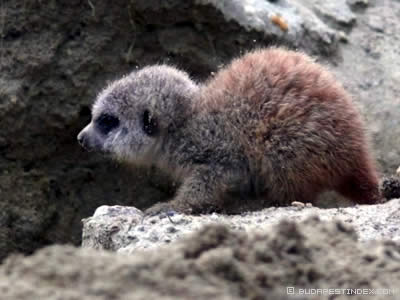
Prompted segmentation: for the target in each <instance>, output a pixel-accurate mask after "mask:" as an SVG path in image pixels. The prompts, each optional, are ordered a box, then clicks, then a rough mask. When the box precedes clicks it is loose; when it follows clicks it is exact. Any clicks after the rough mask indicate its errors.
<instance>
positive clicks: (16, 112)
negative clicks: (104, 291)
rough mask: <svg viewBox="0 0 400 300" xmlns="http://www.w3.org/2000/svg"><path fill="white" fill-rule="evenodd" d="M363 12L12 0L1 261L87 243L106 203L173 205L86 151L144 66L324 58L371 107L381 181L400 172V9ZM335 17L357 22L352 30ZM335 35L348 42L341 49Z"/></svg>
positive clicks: (255, 4)
mask: <svg viewBox="0 0 400 300" xmlns="http://www.w3.org/2000/svg"><path fill="white" fill-rule="evenodd" d="M325 2H326V1H325ZM361 2H363V0H360V1H359V0H355V1H353V0H348V1H347V3H348V5H347V6H349V5H350V6H352V9H353V11H352V12H351V13H352V14H353V16H354V17H355V18H356V19H357V22H355V23H354V22H352V21H351V20H352V18H353V16H351V14H350V13H349V10H348V8H346V7H345V4H344V2H343V1H337V2H335V3H333V4H332V3H330V4H329V5H335V7H333V8H332V12H331V15H332V18H330V17H329V16H327V15H324V14H323V13H321V12H322V11H321V9H322V8H323V7H325V8H326V5H328V4H326V3H322V1H319V2H318V1H317V0H315V1H314V0H313V1H299V0H278V1H266V0H246V1H239V0H230V1H228V0H224V1H216V0H213V1H212V0H201V1H200V0H199V1H194V0H189V1H185V3H184V4H182V1H178V0H170V1H160V0H146V1H144V0H137V1H127V0H116V1H93V0H92V1H85V0H74V1H50V2H46V1H33V2H29V4H27V2H26V1H22V0H15V1H6V2H4V4H3V5H2V8H1V10H2V15H5V16H6V19H5V22H3V23H4V26H2V29H1V34H0V35H1V39H2V40H1V49H0V52H1V53H0V56H1V60H0V127H1V129H2V130H1V131H0V199H1V202H0V225H1V226H0V260H1V259H2V258H4V257H5V256H6V255H7V254H8V253H10V252H15V251H22V252H24V253H31V252H32V251H34V250H35V249H37V248H39V247H42V246H44V245H48V244H53V243H65V242H70V243H74V244H76V245H78V244H79V243H80V242H81V226H80V220H81V219H82V218H85V217H88V216H90V215H92V214H93V211H94V210H95V209H96V208H97V207H99V206H100V205H103V204H106V205H115V204H119V205H133V206H135V207H138V208H140V209H144V208H146V207H149V206H150V205H152V204H153V203H154V202H156V201H160V200H163V199H167V198H169V197H171V195H173V193H174V190H175V187H174V184H175V183H173V182H171V181H170V180H169V179H168V176H167V174H160V172H158V171H157V170H143V169H140V168H133V169H128V168H124V167H117V166H116V164H115V163H114V162H111V161H109V160H108V159H106V158H104V157H101V156H94V155H91V154H88V153H85V152H84V151H82V150H81V149H80V148H79V146H78V145H77V143H76V134H77V133H78V132H79V130H80V129H81V128H82V127H83V126H84V125H85V124H86V123H87V122H88V121H89V119H90V105H91V103H92V101H93V99H94V97H95V95H96V94H97V93H98V92H99V91H100V90H101V88H102V87H104V86H105V85H106V84H107V82H109V80H112V79H114V78H116V77H119V76H121V75H122V74H125V73H127V72H130V71H131V70H134V69H136V68H138V67H141V66H144V65H147V64H153V63H162V62H167V63H170V64H175V65H177V66H179V67H181V68H183V69H185V70H187V71H188V72H190V73H191V74H192V75H193V77H195V78H196V79H198V80H202V79H204V78H206V77H208V76H209V75H210V74H212V72H216V71H217V70H218V68H219V67H220V66H221V65H223V64H225V63H226V62H228V61H230V60H231V59H232V57H235V56H237V55H239V54H240V53H242V52H244V51H247V50H248V49H251V48H254V47H263V46H268V45H271V44H273V45H282V44H284V45H287V46H288V47H291V48H296V47H297V48H299V49H300V50H303V51H306V52H308V53H311V54H314V55H316V56H317V57H318V59H319V60H322V61H323V63H331V66H330V67H331V69H332V70H333V71H334V72H335V73H336V74H337V75H338V78H339V80H340V81H342V82H343V83H344V85H345V86H346V87H347V88H348V89H349V90H350V91H351V92H352V94H353V95H354V96H355V98H356V99H357V100H358V101H359V102H360V104H361V105H362V107H363V112H364V114H365V116H366V119H367V121H368V125H369V129H370V130H371V132H372V141H373V144H374V148H375V149H376V155H377V157H378V160H379V165H380V167H381V170H382V171H383V172H384V173H393V171H394V170H395V169H396V168H397V167H398V165H399V161H400V150H399V148H398V145H399V143H400V141H399V137H400V121H399V120H400V111H399V110H398V109H397V108H398V106H399V103H398V102H399V100H398V99H400V97H399V91H398V87H399V86H400V73H399V71H398V70H399V69H400V66H399V63H398V62H399V61H400V59H399V55H400V54H399V52H398V47H397V43H396V41H398V39H399V38H398V37H399V36H400V34H399V33H400V25H399V22H398V14H399V11H400V7H399V6H400V2H399V1H374V2H373V3H372V2H371V3H370V4H369V5H368V8H367V9H363V10H358V9H357V10H354V5H355V4H354V5H353V3H361ZM364 2H365V1H364ZM318 6H319V7H320V8H319V10H318ZM322 6H323V7H322ZM338 7H339V9H338ZM329 9H330V8H328V9H326V10H329ZM338 12H343V17H346V18H347V20H348V21H345V23H346V22H348V23H349V24H350V23H351V24H350V25H342V24H341V23H340V22H339V20H340V13H339V14H338ZM328 15H329V11H328ZM349 16H350V17H349ZM371 16H385V17H384V20H383V21H384V22H382V23H381V21H382V19H381V18H380V17H375V18H374V17H371ZM335 18H336V19H335ZM335 20H336V21H335ZM345 20H346V19H345ZM286 26H287V29H285V28H286ZM339 32H346V35H347V36H346V39H347V43H340V47H339V44H338V39H339V38H340V39H342V40H343V34H340V33H339Z"/></svg>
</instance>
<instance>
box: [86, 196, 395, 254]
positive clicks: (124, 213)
mask: <svg viewBox="0 0 400 300" xmlns="http://www.w3.org/2000/svg"><path fill="white" fill-rule="evenodd" d="M312 215H317V216H319V217H320V218H321V220H333V219H337V220H341V221H343V222H344V223H347V224H351V225H352V226H354V228H355V231H356V232H357V234H358V236H359V240H361V241H367V240H375V239H390V240H394V241H397V240H400V199H396V200H391V201H389V202H387V203H385V204H378V205H360V206H359V205H357V206H354V207H347V208H332V209H320V208H317V207H313V206H311V205H308V204H307V205H305V206H299V205H297V204H296V206H292V207H280V208H275V207H272V208H267V209H264V210H262V211H258V212H251V213H246V214H242V215H231V216H226V215H219V214H211V215H202V216H190V215H182V214H174V215H172V216H167V215H165V214H161V215H158V216H154V217H143V214H142V212H141V211H139V210H138V209H136V208H134V207H119V206H101V207H99V208H98V209H97V211H96V213H95V214H94V215H93V217H90V218H88V219H85V220H83V224H84V227H83V244H82V246H83V247H84V248H94V249H110V250H114V251H117V252H120V253H132V252H135V251H136V250H138V249H146V248H154V247H156V246H159V245H163V244H169V243H171V242H173V241H176V240H179V239H181V238H182V237H184V236H186V235H187V234H189V233H192V232H195V231H197V230H198V229H199V228H201V227H203V226H204V225H205V224H210V223H221V224H226V225H228V226H229V227H230V228H232V229H235V230H239V231H245V232H249V231H253V230H255V231H260V232H263V231H265V230H267V229H269V228H270V227H271V226H273V225H275V224H277V223H278V222H279V221H282V220H285V219H287V220H296V221H299V220H304V219H306V218H307V217H310V216H312Z"/></svg>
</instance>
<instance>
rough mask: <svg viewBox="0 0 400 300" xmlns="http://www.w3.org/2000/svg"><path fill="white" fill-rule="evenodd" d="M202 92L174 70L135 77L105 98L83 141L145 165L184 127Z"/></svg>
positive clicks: (152, 70) (90, 147)
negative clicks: (192, 107) (169, 138)
mask: <svg viewBox="0 0 400 300" xmlns="http://www.w3.org/2000/svg"><path fill="white" fill-rule="evenodd" d="M197 90H198V87H197V85H196V84H195V83H194V82H193V81H192V80H191V79H190V78H189V76H188V75H187V74H186V73H184V72H182V71H179V70H177V69H175V68H173V67H169V66H165V65H157V66H150V67H145V68H144V69H142V70H139V71H135V72H132V73H131V74H129V75H128V76H125V77H123V78H122V79H120V80H117V81H115V82H113V83H112V84H111V85H109V86H108V87H107V88H106V89H105V90H103V91H102V92H101V93H100V94H99V96H98V97H97V99H96V101H95V103H94V105H93V108H92V120H91V122H90V123H89V124H88V125H87V126H86V127H85V128H84V129H83V130H82V131H81V132H80V133H79V135H78V141H79V143H80V144H81V145H82V146H83V147H84V148H86V149H87V150H94V151H100V152H103V153H108V154H111V155H112V156H113V157H115V158H117V159H119V160H128V161H130V162H137V163H140V162H142V161H144V160H145V159H146V157H148V155H151V154H152V153H154V152H155V150H156V149H157V146H159V145H160V144H161V143H162V142H163V140H164V139H165V137H166V136H167V135H168V133H169V132H171V130H176V129H178V128H179V127H180V126H181V125H182V124H183V123H184V121H185V119H186V118H187V115H188V112H189V110H190V107H191V105H190V101H192V100H193V98H194V96H195V94H196V92H197Z"/></svg>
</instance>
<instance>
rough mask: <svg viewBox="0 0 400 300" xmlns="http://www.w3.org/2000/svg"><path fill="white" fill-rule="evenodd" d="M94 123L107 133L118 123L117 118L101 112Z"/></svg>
mask: <svg viewBox="0 0 400 300" xmlns="http://www.w3.org/2000/svg"><path fill="white" fill-rule="evenodd" d="M96 124H97V126H98V128H99V130H100V131H101V133H103V134H107V133H109V132H110V131H111V130H112V129H114V128H116V127H118V125H119V120H118V118H116V117H114V116H112V115H108V114H102V115H100V117H98V118H97V120H96Z"/></svg>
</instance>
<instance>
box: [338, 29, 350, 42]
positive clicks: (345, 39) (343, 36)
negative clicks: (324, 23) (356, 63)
mask: <svg viewBox="0 0 400 300" xmlns="http://www.w3.org/2000/svg"><path fill="white" fill-rule="evenodd" d="M337 35H338V40H339V41H340V42H342V43H348V42H349V36H348V35H347V33H346V32H344V31H339V32H338V33H337Z"/></svg>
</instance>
